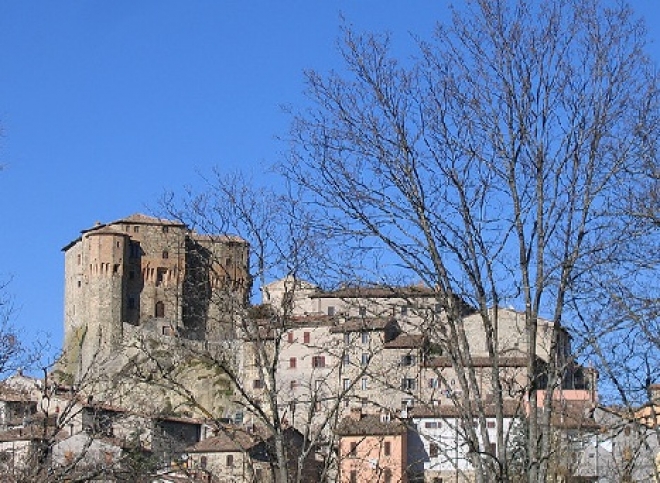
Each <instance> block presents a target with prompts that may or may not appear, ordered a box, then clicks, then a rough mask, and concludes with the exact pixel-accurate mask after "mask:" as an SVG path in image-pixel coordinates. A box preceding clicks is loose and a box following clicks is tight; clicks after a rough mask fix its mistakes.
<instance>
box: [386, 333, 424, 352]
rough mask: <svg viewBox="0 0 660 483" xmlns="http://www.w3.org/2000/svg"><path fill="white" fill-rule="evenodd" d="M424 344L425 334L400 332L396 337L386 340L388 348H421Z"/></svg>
mask: <svg viewBox="0 0 660 483" xmlns="http://www.w3.org/2000/svg"><path fill="white" fill-rule="evenodd" d="M423 345H424V336H423V335H413V334H400V335H399V336H398V337H397V338H396V339H394V340H391V341H389V342H385V348H386V349H419V348H421V347H422V346H423Z"/></svg>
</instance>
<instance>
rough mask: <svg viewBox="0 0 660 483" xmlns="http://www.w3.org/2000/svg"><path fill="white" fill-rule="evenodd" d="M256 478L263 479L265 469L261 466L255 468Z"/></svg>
mask: <svg viewBox="0 0 660 483" xmlns="http://www.w3.org/2000/svg"><path fill="white" fill-rule="evenodd" d="M254 478H255V480H257V481H263V479H264V471H263V470H262V469H261V468H257V469H256V470H254Z"/></svg>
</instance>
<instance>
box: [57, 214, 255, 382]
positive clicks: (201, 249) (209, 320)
mask: <svg viewBox="0 0 660 483" xmlns="http://www.w3.org/2000/svg"><path fill="white" fill-rule="evenodd" d="M63 251H64V259H65V262H64V271H65V285H64V338H65V354H66V355H67V359H68V361H69V363H68V369H69V370H70V371H71V372H72V375H73V376H75V379H80V378H81V377H82V376H83V375H84V374H85V373H86V372H87V371H88V370H89V369H90V367H91V366H92V365H93V362H94V361H95V360H97V361H98V360H100V359H102V358H103V357H104V356H108V355H111V354H112V352H113V351H114V350H116V349H117V347H118V346H119V345H120V344H122V343H124V342H126V340H127V336H128V335H130V336H131V337H134V336H135V334H136V333H137V334H139V333H142V334H146V335H152V336H175V335H176V336H177V337H181V338H184V339H189V340H196V341H218V340H222V339H223V338H226V337H227V336H228V335H229V334H228V331H229V330H231V320H230V317H229V316H228V314H232V312H235V310H232V309H233V308H236V307H243V306H244V305H245V303H246V300H247V297H248V294H249V290H250V278H249V274H248V245H247V243H246V242H245V241H244V240H242V239H240V238H238V237H232V236H225V235H222V236H214V235H201V234H198V233H196V232H194V231H192V230H190V229H188V228H187V227H186V226H185V225H184V224H183V223H179V222H176V221H170V220H163V219H158V218H153V217H149V216H145V215H141V214H135V215H132V216H129V217H127V218H122V219H120V220H117V221H114V222H111V223H107V224H100V223H97V224H96V225H95V226H93V227H92V228H89V229H86V230H83V231H82V233H81V236H80V237H78V238H77V239H75V240H73V241H72V242H71V243H69V244H68V245H66V246H65V247H64V248H63Z"/></svg>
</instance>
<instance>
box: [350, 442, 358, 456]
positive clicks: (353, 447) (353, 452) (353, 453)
mask: <svg viewBox="0 0 660 483" xmlns="http://www.w3.org/2000/svg"><path fill="white" fill-rule="evenodd" d="M348 456H353V457H355V456H357V443H355V442H352V443H351V452H350V453H349V454H348Z"/></svg>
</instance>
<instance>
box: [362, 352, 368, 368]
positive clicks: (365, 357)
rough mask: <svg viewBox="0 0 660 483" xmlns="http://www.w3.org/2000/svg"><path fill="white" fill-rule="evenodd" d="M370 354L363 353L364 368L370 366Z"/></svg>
mask: <svg viewBox="0 0 660 483" xmlns="http://www.w3.org/2000/svg"><path fill="white" fill-rule="evenodd" d="M369 359H370V357H369V353H368V352H363V353H362V360H361V361H360V362H361V363H362V365H363V366H366V365H368V364H369Z"/></svg>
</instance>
